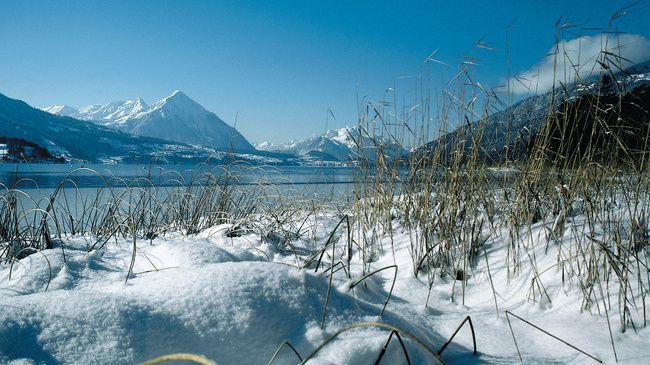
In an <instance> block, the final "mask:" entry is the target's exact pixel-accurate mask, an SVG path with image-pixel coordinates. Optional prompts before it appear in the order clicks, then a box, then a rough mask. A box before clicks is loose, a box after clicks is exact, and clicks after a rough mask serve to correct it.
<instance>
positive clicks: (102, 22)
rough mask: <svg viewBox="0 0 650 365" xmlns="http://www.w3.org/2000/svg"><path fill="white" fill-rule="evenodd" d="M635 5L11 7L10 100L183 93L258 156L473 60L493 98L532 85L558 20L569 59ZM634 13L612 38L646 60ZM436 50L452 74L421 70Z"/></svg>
mask: <svg viewBox="0 0 650 365" xmlns="http://www.w3.org/2000/svg"><path fill="white" fill-rule="evenodd" d="M630 4H632V3H631V2H623V1H612V0H609V1H605V0H590V1H582V0H577V1H566V0H563V1H556V0H549V1H524V0H504V1H461V0H455V1H449V0H447V1H433V0H432V1H410V0H404V1H385V2H384V1H378V0H374V1H366V0H356V1H337V0H330V1H319V0H313V1H284V0H275V1H216V0H215V1H193V0H185V1H164V0H158V1H153V0H152V1H94V0H83V1H73V0H71V1H36V0H34V1H17V0H16V1H6V0H1V1H0V45H1V46H0V93H2V94H4V95H7V96H9V97H12V98H17V99H21V100H24V101H26V102H27V103H29V104H30V105H33V106H35V107H45V106H48V105H51V104H66V105H71V106H84V105H89V104H103V103H107V102H110V101H115V100H128V99H133V98H135V97H142V98H143V99H144V100H145V101H146V102H148V103H152V102H155V101H157V100H159V99H162V98H163V97H165V96H167V95H169V94H171V92H172V91H174V90H177V89H180V90H182V91H183V92H184V93H185V94H187V95H188V96H190V97H191V98H193V99H194V100H196V101H197V102H198V103H199V104H201V105H203V106H204V107H205V108H206V109H208V110H210V111H212V112H214V113H215V114H217V115H218V116H220V117H221V118H222V119H223V120H224V121H226V122H227V123H229V124H231V125H234V126H235V127H236V128H237V129H238V130H239V131H240V132H241V133H242V134H243V135H244V136H245V137H247V138H248V139H249V140H250V141H251V142H262V141H270V142H274V143H278V142H282V141H287V140H290V139H297V138H304V137H308V136H311V135H314V134H319V133H322V132H324V131H325V130H326V129H332V128H339V127H343V126H345V125H354V124H356V122H357V115H358V112H357V110H358V106H357V105H358V102H359V101H360V100H367V99H372V100H381V99H383V98H386V97H387V96H386V93H387V91H386V90H388V89H389V88H392V90H391V91H390V92H394V93H395V94H396V95H399V96H400V97H402V98H405V99H406V98H409V97H412V96H413V95H414V94H415V91H414V90H415V88H416V87H415V85H416V80H417V76H418V75H421V74H423V73H426V74H427V75H428V76H427V77H428V78H430V79H431V80H433V82H432V84H434V85H440V88H443V87H444V85H445V83H444V80H448V79H449V78H451V77H452V76H453V75H454V73H455V71H456V70H457V65H458V64H459V62H462V61H463V59H464V57H466V56H471V57H475V58H478V62H477V64H478V65H477V66H476V78H477V80H479V81H480V82H481V83H482V84H483V85H486V86H488V87H498V86H499V85H505V84H506V82H505V81H506V80H507V76H508V75H509V74H510V75H524V76H525V75H528V76H530V74H531V72H534V71H535V70H543V69H544V65H545V64H547V63H548V58H545V57H546V56H547V54H548V52H549V50H551V49H552V47H553V44H554V39H555V38H554V37H555V32H554V30H555V25H556V22H557V21H558V19H560V18H561V19H562V21H561V24H564V23H565V22H566V23H570V24H575V25H579V26H577V27H575V28H570V29H568V30H567V31H564V32H563V33H562V34H561V39H564V40H565V41H566V43H565V44H567V45H568V46H569V48H570V47H572V46H574V45H575V44H576V42H577V41H574V42H573V43H571V41H572V40H575V39H576V38H578V37H581V36H593V35H594V34H597V33H599V32H601V31H602V29H604V28H607V27H608V23H609V20H610V16H611V15H612V14H614V13H615V12H616V11H617V10H619V9H620V8H622V7H624V6H626V5H630ZM632 9H633V10H634V11H633V12H631V13H630V14H628V15H626V16H625V17H624V18H622V19H619V20H618V21H616V22H615V23H614V28H613V29H617V30H621V31H624V32H628V33H632V34H634V35H637V36H635V37H638V38H634V39H635V40H636V41H638V43H634V44H635V45H634V46H633V47H634V48H635V49H634V52H632V53H634V55H635V57H636V56H638V57H640V58H643V57H646V56H645V53H644V52H643V51H645V50H648V49H650V48H645V47H649V46H648V43H647V39H650V25H649V24H650V23H648V22H647V19H648V18H650V3H648V2H641V3H638V4H635V5H633V7H632ZM596 28H598V29H596ZM585 39H587V40H588V38H585ZM601 40H602V39H601ZM477 41H481V42H485V43H483V44H484V45H486V46H487V47H488V48H491V50H487V49H485V48H476V47H475V43H476V42H477ZM598 42H599V41H592V43H590V44H598ZM580 44H582V42H581V43H580ZM630 47H632V46H630ZM435 50H437V52H436V53H435V55H434V58H435V59H436V60H439V61H441V62H444V63H445V64H446V65H443V64H439V63H433V62H428V63H426V64H423V61H424V60H425V59H426V58H427V56H429V55H430V54H431V53H432V52H433V51H435ZM639 50H641V51H639ZM508 71H510V73H508ZM527 72H528V74H527ZM540 79H541V76H540ZM511 80H513V79H511ZM511 85H514V83H512V84H511ZM536 86H539V83H537V82H536ZM434 87H437V86H434ZM513 89H517V87H515V86H513ZM514 91H516V92H519V93H523V91H522V90H514ZM330 111H331V113H330Z"/></svg>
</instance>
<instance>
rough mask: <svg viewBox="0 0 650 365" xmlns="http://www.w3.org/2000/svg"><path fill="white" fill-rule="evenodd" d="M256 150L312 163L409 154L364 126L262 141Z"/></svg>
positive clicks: (368, 159)
mask: <svg viewBox="0 0 650 365" xmlns="http://www.w3.org/2000/svg"><path fill="white" fill-rule="evenodd" d="M255 147H256V148H257V149H258V150H262V151H275V152H284V153H291V154H294V155H296V156H299V157H302V158H303V159H306V160H308V161H327V162H349V161H356V160H360V159H361V160H367V161H369V162H374V161H376V159H377V157H378V156H379V153H381V155H382V156H384V157H386V158H388V159H394V158H399V157H402V156H404V155H406V154H407V151H406V150H405V149H404V148H403V147H402V146H401V145H400V144H399V143H397V142H396V141H394V140H392V139H390V138H388V137H385V136H381V135H374V133H368V132H367V131H366V129H365V128H362V127H359V126H357V127H344V128H340V129H335V130H328V131H326V132H325V133H323V134H321V135H316V136H312V137H309V138H306V139H298V140H292V141H289V142H286V143H281V144H272V143H269V142H262V143H259V144H257V145H255Z"/></svg>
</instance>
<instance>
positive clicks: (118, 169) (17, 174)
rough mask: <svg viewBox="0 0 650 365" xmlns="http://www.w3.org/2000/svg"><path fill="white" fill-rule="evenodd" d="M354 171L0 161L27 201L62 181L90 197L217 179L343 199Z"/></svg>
mask: <svg viewBox="0 0 650 365" xmlns="http://www.w3.org/2000/svg"><path fill="white" fill-rule="evenodd" d="M354 175H355V168H354V167H332V166H316V167H314V166H280V167H278V166H272V167H270V166H264V167H259V166H255V167H253V166H248V165H229V166H219V165H216V166H215V165H191V166H190V165H69V164H2V163H0V188H2V190H5V191H6V189H18V190H21V191H22V192H24V193H25V194H26V195H29V198H30V199H29V200H33V201H36V202H39V201H42V200H46V199H48V197H49V196H50V195H51V194H52V192H54V190H55V189H56V188H57V187H58V186H59V185H60V184H63V185H62V186H63V190H65V191H67V192H68V193H69V195H70V196H72V194H73V193H74V194H77V195H78V194H79V193H80V192H82V194H81V195H84V196H88V195H92V194H94V193H95V192H96V191H97V190H98V189H105V188H106V187H111V188H118V189H119V188H124V187H133V186H139V187H143V188H150V187H151V186H155V187H157V188H159V187H173V186H180V185H188V184H190V183H196V182H201V183H205V182H207V181H208V179H213V180H212V181H214V180H216V181H218V182H219V183H220V184H225V183H227V184H228V185H229V186H233V187H239V188H241V189H246V188H251V187H254V188H257V189H267V190H269V191H272V192H273V193H278V192H280V193H281V194H292V195H297V196H300V197H305V198H340V197H345V196H349V195H350V194H351V193H352V192H353V190H354V179H355V178H354ZM162 191H164V189H162ZM30 205H31V204H30ZM37 205H38V206H41V205H42V204H41V203H39V204H37Z"/></svg>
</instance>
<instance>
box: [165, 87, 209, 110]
mask: <svg viewBox="0 0 650 365" xmlns="http://www.w3.org/2000/svg"><path fill="white" fill-rule="evenodd" d="M162 107H173V108H174V109H176V110H185V111H190V110H196V111H199V110H200V111H201V112H203V111H204V110H205V109H204V108H203V107H202V106H201V105H200V104H199V103H197V102H196V101H194V100H192V99H191V98H190V97H189V96H187V95H186V94H185V93H183V92H182V91H180V90H174V92H173V93H172V94H171V95H169V96H168V97H166V98H164V99H162V100H161V101H159V102H157V103H155V104H154V105H153V109H159V108H162ZM206 112H207V111H206Z"/></svg>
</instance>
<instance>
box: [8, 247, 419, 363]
mask: <svg viewBox="0 0 650 365" xmlns="http://www.w3.org/2000/svg"><path fill="white" fill-rule="evenodd" d="M237 240H239V241H237ZM237 240H235V241H231V239H229V238H226V237H225V236H224V237H216V238H215V237H212V238H210V237H207V236H203V237H201V238H198V237H194V238H173V239H167V240H160V239H159V240H154V241H153V242H152V243H149V242H143V243H138V244H137V250H136V255H135V262H134V266H133V270H132V273H131V274H130V275H129V279H128V281H126V283H125V279H126V278H127V272H128V267H129V264H130V262H131V257H132V247H131V245H130V244H129V242H122V243H121V244H119V245H118V244H112V245H110V246H107V247H105V248H103V249H101V250H96V251H92V252H90V253H86V247H87V245H88V243H86V242H85V241H84V240H83V239H77V240H75V241H74V242H73V243H72V244H71V245H68V246H67V247H66V248H65V251H62V250H61V249H60V248H56V249H52V250H46V251H42V254H34V255H31V256H29V257H27V258H25V259H22V260H21V261H20V262H17V263H15V264H14V265H13V267H12V268H10V267H9V265H5V266H2V267H1V268H2V270H1V271H0V293H2V296H1V297H0V307H1V308H3V310H2V311H0V363H8V362H10V363H11V362H13V363H19V362H24V361H27V362H28V363H31V362H33V363H67V364H73V363H74V364H77V363H86V364H87V363H94V364H129V363H135V362H140V361H144V360H147V359H150V358H153V357H157V356H161V355H164V354H169V353H175V352H190V353H195V354H200V355H203V356H205V357H207V358H210V359H212V360H214V361H216V362H217V363H219V364H259V363H265V362H266V361H268V360H269V359H270V357H271V356H272V354H273V353H274V351H275V349H276V348H277V347H278V346H279V345H280V344H282V342H284V341H289V342H291V343H292V344H293V345H294V346H296V348H297V349H298V350H299V351H300V352H301V354H302V355H303V356H304V355H306V354H308V353H309V352H310V351H311V350H312V349H313V348H315V347H316V346H317V345H318V344H320V343H321V342H322V341H323V340H324V339H326V338H327V337H328V335H329V334H331V332H332V330H333V329H336V328H338V327H340V326H343V325H345V324H349V323H352V322H358V321H369V320H376V319H377V318H376V314H377V307H375V306H373V305H371V304H368V303H364V302H361V301H358V300H356V299H355V298H354V297H353V296H352V295H350V294H349V293H345V292H343V291H339V290H336V289H333V290H332V291H331V293H330V298H329V304H328V307H327V327H326V329H325V331H323V330H321V329H320V320H321V316H322V313H323V305H324V303H325V301H326V297H325V296H326V293H327V288H328V281H327V276H326V275H325V276H320V275H316V274H314V273H313V271H306V270H299V269H296V268H293V267H290V266H288V265H281V264H277V263H272V262H268V261H261V260H262V258H263V257H264V255H261V254H260V253H259V252H258V253H253V252H256V251H251V250H247V249H245V247H246V246H247V245H248V246H249V247H250V244H249V243H248V241H246V240H244V239H243V238H238V239H237ZM229 241H230V242H229ZM90 244H92V242H90ZM260 247H261V246H260ZM261 248H263V247H261ZM62 252H65V261H64V258H63V254H62ZM46 258H47V260H46ZM48 262H49V263H48ZM10 271H11V280H9V274H10ZM380 300H381V298H379V299H378V302H380ZM394 320H398V319H397V317H395V318H394ZM421 332H424V331H421ZM361 333H363V335H362V336H361V337H360V338H359V337H358V335H359V332H351V333H349V334H344V335H342V336H341V339H342V340H341V345H329V346H328V347H327V348H326V349H324V350H323V351H322V353H321V354H319V355H318V356H317V358H316V359H315V361H314V363H321V364H324V363H359V362H367V361H372V360H370V359H373V360H374V358H375V357H376V356H377V353H378V352H379V350H380V349H381V346H382V345H383V342H384V341H385V338H386V336H387V334H388V333H387V332H385V331H380V330H377V329H367V330H362V332H361ZM397 355H399V353H398V352H397V351H394V354H391V355H389V356H387V357H386V358H385V359H386V360H390V359H391V358H392V357H393V356H397ZM279 356H280V357H279V358H278V361H280V362H282V361H284V362H287V361H290V360H291V361H296V358H293V359H292V357H291V356H293V355H291V354H290V352H288V351H283V352H281V353H280V354H279ZM411 356H414V359H416V360H417V359H420V360H423V361H424V357H423V356H424V355H423V354H421V353H419V352H418V351H417V350H415V351H414V352H413V354H412V355H411ZM397 358H399V356H398V357H397Z"/></svg>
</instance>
